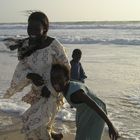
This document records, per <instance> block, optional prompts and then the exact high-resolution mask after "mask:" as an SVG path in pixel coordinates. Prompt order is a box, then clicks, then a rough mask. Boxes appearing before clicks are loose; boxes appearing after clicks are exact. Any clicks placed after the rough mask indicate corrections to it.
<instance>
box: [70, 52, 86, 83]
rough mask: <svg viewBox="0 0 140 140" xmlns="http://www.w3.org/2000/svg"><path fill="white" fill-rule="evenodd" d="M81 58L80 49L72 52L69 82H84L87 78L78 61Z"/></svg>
mask: <svg viewBox="0 0 140 140" xmlns="http://www.w3.org/2000/svg"><path fill="white" fill-rule="evenodd" d="M81 57H82V51H81V50H80V49H74V50H73V52H72V60H71V61H70V64H71V80H76V81H80V82H83V83H84V82H85V81H84V80H85V79H86V78H87V76H86V74H85V72H84V69H83V67H82V64H81V62H80V59H81Z"/></svg>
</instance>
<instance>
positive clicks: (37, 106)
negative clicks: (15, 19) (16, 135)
mask: <svg viewBox="0 0 140 140" xmlns="http://www.w3.org/2000/svg"><path fill="white" fill-rule="evenodd" d="M48 29H49V21H48V18H47V16H46V15H45V14H44V13H42V12H33V13H31V15H30V16H29V18H28V27H27V33H28V35H29V37H28V38H25V39H23V40H22V39H21V40H17V42H15V45H11V46H10V49H11V50H14V49H18V60H19V62H18V64H17V66H16V69H15V72H14V75H13V78H12V81H11V86H10V88H9V89H8V90H7V91H6V93H5V94H4V98H10V97H11V96H12V95H13V94H15V93H16V92H20V91H22V90H23V89H24V87H26V86H28V85H29V84H31V91H30V92H29V93H27V94H26V95H25V96H24V97H23V98H22V100H23V101H25V102H27V103H29V104H30V105H31V107H30V108H29V109H28V110H27V111H26V112H25V113H24V114H23V115H22V121H23V128H22V132H23V133H25V135H26V139H27V140H51V137H52V138H54V139H55V140H60V139H61V138H62V137H63V136H62V134H57V133H55V132H54V131H53V124H54V119H55V115H56V113H57V112H58V110H59V109H60V107H61V106H62V105H63V96H62V95H61V94H60V93H59V92H56V91H55V90H54V88H53V87H52V85H51V81H50V71H51V67H52V64H54V63H60V64H64V65H65V66H66V67H67V68H68V69H70V63H69V62H68V58H67V55H66V53H65V48H64V47H63V45H62V44H61V43H60V42H59V41H58V40H57V39H55V38H52V37H50V36H48V35H47V32H48ZM13 41H14V40H13ZM38 74H39V75H40V76H38ZM42 87H44V88H42Z"/></svg>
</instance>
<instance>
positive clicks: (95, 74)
mask: <svg viewBox="0 0 140 140" xmlns="http://www.w3.org/2000/svg"><path fill="white" fill-rule="evenodd" d="M26 28H27V24H24V23H10V24H9V23H8V24H0V67H1V69H0V98H1V99H0V112H5V113H7V114H8V116H10V115H13V116H18V115H21V114H22V113H23V112H24V111H25V110H26V109H27V108H28V107H29V105H28V104H26V103H23V102H21V100H20V99H21V97H22V96H23V95H25V94H26V93H27V92H26V91H27V90H28V88H27V89H25V91H23V92H21V93H17V94H16V95H14V96H13V97H12V98H10V99H2V96H3V93H4V92H5V90H6V89H7V88H8V87H9V84H10V80H11V78H12V75H13V72H14V69H15V66H16V64H17V62H18V60H17V56H16V51H10V50H9V49H8V48H7V47H6V46H5V45H4V41H3V40H4V39H6V38H25V37H27V32H26ZM48 35H49V36H52V37H56V38H57V39H58V40H59V41H60V42H61V43H62V44H63V45H64V46H65V47H66V51H67V54H68V58H69V60H71V53H72V51H73V49H75V48H80V49H81V50H82V52H83V54H82V59H81V63H82V65H83V67H84V70H85V72H86V75H87V77H88V78H87V79H86V80H85V82H86V84H87V85H88V86H89V87H91V88H92V89H93V90H94V92H95V94H96V95H97V96H99V97H100V98H101V99H102V100H103V101H105V103H106V105H107V110H108V116H109V118H110V120H111V121H112V122H113V124H114V125H115V127H116V128H117V129H118V131H119V133H120V135H121V136H122V137H123V138H125V139H128V140H140V119H139V118H140V22H70V23H67V22H61V23H50V29H49V32H48ZM74 117H75V110H74V109H71V108H70V107H69V105H68V104H67V103H65V104H64V107H63V108H62V110H61V111H60V112H59V113H58V114H57V119H58V120H61V121H62V122H66V123H69V122H74V120H75V118H74ZM10 124H11V120H10V118H9V119H8V117H5V116H4V117H2V116H0V129H2V128H3V127H4V126H6V125H10ZM65 129H69V127H68V126H65Z"/></svg>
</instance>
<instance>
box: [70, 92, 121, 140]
mask: <svg viewBox="0 0 140 140" xmlns="http://www.w3.org/2000/svg"><path fill="white" fill-rule="evenodd" d="M71 100H72V102H73V103H78V102H83V103H85V104H87V105H88V106H89V107H91V108H92V109H93V110H95V111H96V112H97V114H98V115H99V116H100V117H101V118H102V119H103V120H104V121H105V122H106V123H107V125H108V127H109V136H110V138H111V139H112V140H117V138H118V136H119V134H118V131H117V130H116V129H115V128H114V126H113V124H112V123H111V121H110V120H109V118H108V117H107V115H106V113H105V112H104V111H103V110H102V109H101V108H100V107H99V106H98V104H97V103H96V102H95V101H94V100H92V99H91V98H90V97H89V96H88V95H86V94H84V91H83V90H79V91H77V92H75V93H74V94H72V95H71Z"/></svg>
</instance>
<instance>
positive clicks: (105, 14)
mask: <svg viewBox="0 0 140 140" xmlns="http://www.w3.org/2000/svg"><path fill="white" fill-rule="evenodd" d="M27 10H39V11H42V12H44V13H46V15H47V16H48V18H49V21H50V22H65V21H139V20H140V0H0V23H9V22H10V23H11V22H27V19H28V15H27V13H26V12H25V11H27Z"/></svg>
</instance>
